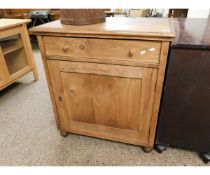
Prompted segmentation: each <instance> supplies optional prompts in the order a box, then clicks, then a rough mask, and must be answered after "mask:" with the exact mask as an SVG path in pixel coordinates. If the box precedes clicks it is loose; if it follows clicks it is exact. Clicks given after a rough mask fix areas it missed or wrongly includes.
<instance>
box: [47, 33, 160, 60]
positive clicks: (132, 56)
mask: <svg viewBox="0 0 210 175" xmlns="http://www.w3.org/2000/svg"><path fill="white" fill-rule="evenodd" d="M44 43H45V48H46V55H47V56H65V58H60V59H64V60H65V59H67V60H68V57H69V58H93V59H94V58H99V59H106V60H107V59H110V60H127V61H129V60H130V61H148V62H155V63H158V62H159V55H160V48H161V42H158V41H157V42H155V41H137V40H111V39H86V38H67V37H48V36H46V37H44ZM50 58H51V59H57V58H55V57H50Z"/></svg>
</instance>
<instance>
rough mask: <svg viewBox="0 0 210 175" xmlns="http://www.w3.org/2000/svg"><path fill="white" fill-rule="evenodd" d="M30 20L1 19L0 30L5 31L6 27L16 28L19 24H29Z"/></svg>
mask: <svg viewBox="0 0 210 175" xmlns="http://www.w3.org/2000/svg"><path fill="white" fill-rule="evenodd" d="M30 21H31V20H30V19H7V18H3V19H0V29H5V28H8V27H13V26H17V25H20V24H25V23H28V22H30Z"/></svg>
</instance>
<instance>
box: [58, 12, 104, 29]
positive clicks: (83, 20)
mask: <svg viewBox="0 0 210 175" xmlns="http://www.w3.org/2000/svg"><path fill="white" fill-rule="evenodd" d="M60 20H61V24H66V25H88V24H95V23H100V22H105V20H106V15H105V9H62V10H60Z"/></svg>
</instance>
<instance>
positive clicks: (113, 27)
mask: <svg viewBox="0 0 210 175" xmlns="http://www.w3.org/2000/svg"><path fill="white" fill-rule="evenodd" d="M30 32H31V33H34V34H39V35H49V34H54V35H60V36H61V35H65V36H85V37H100V36H101V37H102V36H103V37H105V36H109V37H123V38H126V37H128V38H129V37H133V36H136V37H161V38H168V39H171V38H173V37H175V34H174V33H173V32H172V30H171V28H170V23H169V19H168V18H131V17H114V18H107V19H106V22H104V23H98V24H92V25H85V26H73V25H62V24H61V23H60V21H59V20H58V21H54V22H50V23H47V24H44V25H40V26H37V27H34V28H32V29H31V30H30Z"/></svg>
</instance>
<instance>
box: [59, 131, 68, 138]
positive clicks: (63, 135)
mask: <svg viewBox="0 0 210 175" xmlns="http://www.w3.org/2000/svg"><path fill="white" fill-rule="evenodd" d="M60 135H61V136H62V137H67V136H68V135H69V134H68V132H65V131H60Z"/></svg>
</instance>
